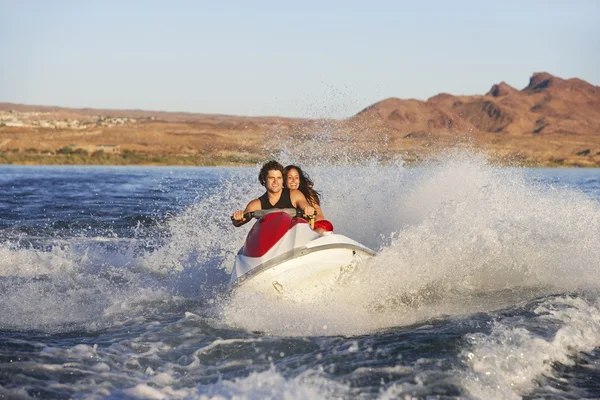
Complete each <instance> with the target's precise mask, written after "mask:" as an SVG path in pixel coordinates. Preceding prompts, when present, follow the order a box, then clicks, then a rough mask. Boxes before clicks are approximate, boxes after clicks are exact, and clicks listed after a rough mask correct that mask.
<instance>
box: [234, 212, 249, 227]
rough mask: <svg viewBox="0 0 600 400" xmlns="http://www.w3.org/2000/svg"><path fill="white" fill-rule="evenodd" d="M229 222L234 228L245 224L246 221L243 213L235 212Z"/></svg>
mask: <svg viewBox="0 0 600 400" xmlns="http://www.w3.org/2000/svg"><path fill="white" fill-rule="evenodd" d="M231 222H233V225H234V226H240V225H243V224H244V223H245V222H246V219H245V218H244V212H243V211H235V212H234V213H233V214H232V215H231Z"/></svg>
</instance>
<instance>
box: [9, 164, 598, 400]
mask: <svg viewBox="0 0 600 400" xmlns="http://www.w3.org/2000/svg"><path fill="white" fill-rule="evenodd" d="M306 170H307V171H308V172H309V173H310V174H311V176H312V177H313V179H314V181H315V182H316V188H317V189H319V190H321V192H322V194H323V199H324V200H323V209H324V212H325V215H326V216H327V218H328V219H330V220H331V221H332V222H333V223H334V225H335V227H336V231H337V232H339V233H343V234H345V235H347V236H349V237H351V238H353V239H355V240H357V241H359V242H361V243H363V244H365V245H367V246H369V247H371V248H372V249H374V250H376V251H377V252H378V255H377V256H376V257H375V258H373V259H372V260H369V261H368V262H367V263H365V264H364V265H361V266H360V268H359V269H358V270H357V271H356V272H355V275H354V276H352V279H349V280H348V281H347V282H345V283H344V285H342V286H340V287H339V288H337V290H336V291H334V292H332V293H327V294H324V296H323V299H322V301H321V300H319V301H316V302H314V303H311V304H296V303H286V302H285V301H275V300H272V299H267V298H261V297H260V296H258V295H257V296H255V297H251V296H250V297H249V296H244V297H243V298H242V297H236V296H228V295H227V290H226V285H227V283H228V280H229V272H230V271H231V267H232V264H233V259H234V257H235V253H236V252H237V250H238V249H239V247H240V246H241V244H242V243H243V240H244V237H245V234H246V233H247V232H248V230H249V228H250V225H251V224H247V225H245V226H244V227H242V228H237V229H236V228H234V227H233V226H232V225H231V223H230V221H229V216H230V215H231V212H232V211H233V210H235V209H243V208H244V207H245V205H246V203H247V202H248V201H249V200H250V199H252V198H256V197H257V196H258V195H260V194H261V193H262V190H261V189H262V188H261V187H260V185H259V184H258V182H257V179H256V176H257V172H258V168H167V167H162V168H151V167H29V166H0V398H7V399H8V398H10V399H12V398H16V399H28V398H43V399H63V398H75V399H213V398H214V399H223V398H226V399H228V398H236V399H267V398H272V399H338V398H348V399H350V398H364V399H395V398H435V397H440V398H456V397H459V398H484V399H489V398H502V399H506V398H522V397H524V398H542V397H543V398H573V399H578V398H599V397H600V170H598V169H511V168H495V167H493V166H490V165H489V164H488V163H487V161H486V160H485V159H484V158H482V157H481V156H477V155H469V154H466V155H465V154H463V155H458V156H455V157H450V158H449V159H447V160H445V161H443V162H438V163H431V164H428V165H425V166H422V167H420V168H406V167H404V166H403V165H402V163H401V162H397V163H392V164H387V165H385V166H381V165H379V163H377V162H376V161H373V160H363V161H360V162H358V161H356V162H353V163H346V164H344V165H339V164H338V165H335V164H332V165H322V164H317V163H315V164H314V165H306Z"/></svg>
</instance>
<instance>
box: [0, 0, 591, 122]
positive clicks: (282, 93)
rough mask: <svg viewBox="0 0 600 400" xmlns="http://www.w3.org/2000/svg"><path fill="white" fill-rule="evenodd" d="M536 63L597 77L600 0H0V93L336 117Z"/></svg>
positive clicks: (538, 68)
mask: <svg viewBox="0 0 600 400" xmlns="http://www.w3.org/2000/svg"><path fill="white" fill-rule="evenodd" d="M542 71H544V72H549V73H551V74H553V75H555V76H558V77H561V78H580V79H583V80H585V81H587V82H589V83H591V84H594V85H600V1H596V0H587V1H586V0H564V1H558V0H518V1H512V0H504V1H494V2H491V1H481V0H479V1H467V0H463V1H461V0H454V1H427V0H423V1H400V0H397V1H377V0H372V1H368V2H367V1H364V0H362V1H351V0H346V1H325V0H321V1H311V0H305V1H302V2H286V1H281V0H279V1H260V0H254V1H227V0H222V1H219V2H216V1H202V0H198V1H178V0H171V1H168V2H167V1H152V0H148V1H127V0H120V1H113V0H90V1H80V0H76V1H66V0H54V1H46V0H37V1H35V0H20V1H16V0H0V102H11V103H22V104H32V105H55V106H63V107H74V108H84V107H91V108H106V109H142V110H155V111H185V112H194V113H209V114H228V115H243V116H275V115H277V116H285V117H309V118H317V117H319V118H320V117H325V118H345V117H349V116H351V115H353V114H355V113H357V112H358V111H360V110H361V109H363V108H365V107H367V106H369V105H371V104H374V103H376V102H378V101H381V100H383V99H386V98H389V97H398V98H403V99H407V98H414V99H419V100H426V99H427V98H429V97H431V96H434V95H436V94H438V93H442V92H445V93H451V94H455V95H472V94H485V93H486V92H487V91H488V90H489V89H490V88H491V86H492V85H493V84H495V83H499V82H501V81H504V82H506V83H508V84H509V85H511V86H514V87H516V88H517V89H522V88H523V87H525V86H527V83H528V82H529V78H530V76H531V75H532V74H533V73H534V72H542Z"/></svg>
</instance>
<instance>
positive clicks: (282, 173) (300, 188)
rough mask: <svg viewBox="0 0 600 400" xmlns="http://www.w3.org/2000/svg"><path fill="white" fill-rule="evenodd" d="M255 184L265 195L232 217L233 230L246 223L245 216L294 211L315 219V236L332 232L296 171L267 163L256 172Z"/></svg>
mask: <svg viewBox="0 0 600 400" xmlns="http://www.w3.org/2000/svg"><path fill="white" fill-rule="evenodd" d="M258 181H259V182H260V184H261V185H263V186H264V187H265V188H266V189H267V191H266V192H265V193H264V194H263V195H262V196H260V197H259V198H258V199H254V200H252V201H251V202H250V203H248V205H247V206H246V209H245V210H244V211H241V210H240V211H235V212H234V213H233V215H232V216H231V220H232V222H233V225H234V226H236V227H239V226H242V225H244V224H245V223H247V222H248V221H249V219H247V218H246V217H244V214H246V213H251V212H253V211H257V210H269V209H274V208H280V209H284V208H296V209H299V210H301V211H302V212H303V213H304V215H305V216H306V217H308V218H315V223H314V228H313V229H314V230H315V232H317V233H320V234H324V233H325V232H332V231H333V225H332V224H331V222H329V221H327V220H326V219H325V217H324V216H323V212H322V210H321V207H320V199H319V193H318V192H317V191H315V190H314V189H313V188H312V181H311V180H310V178H309V177H308V176H307V175H305V174H304V173H303V171H302V170H301V169H300V167H297V166H294V165H290V166H287V167H286V168H283V166H282V165H281V164H280V163H278V162H277V161H269V162H267V163H265V164H264V165H263V166H262V168H261V169H260V172H259V174H258ZM284 182H285V183H284Z"/></svg>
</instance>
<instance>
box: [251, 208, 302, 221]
mask: <svg viewBox="0 0 600 400" xmlns="http://www.w3.org/2000/svg"><path fill="white" fill-rule="evenodd" d="M277 212H284V213H286V214H287V215H289V216H290V217H301V216H302V210H298V209H296V208H271V209H269V210H256V211H251V212H247V213H244V219H246V221H249V220H251V219H252V218H256V219H259V218H260V217H264V216H265V215H267V214H273V213H277Z"/></svg>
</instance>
